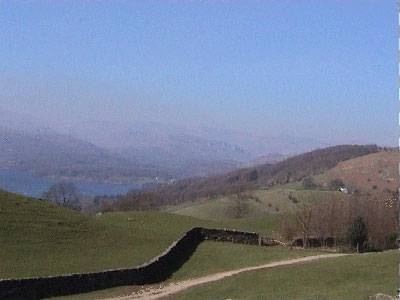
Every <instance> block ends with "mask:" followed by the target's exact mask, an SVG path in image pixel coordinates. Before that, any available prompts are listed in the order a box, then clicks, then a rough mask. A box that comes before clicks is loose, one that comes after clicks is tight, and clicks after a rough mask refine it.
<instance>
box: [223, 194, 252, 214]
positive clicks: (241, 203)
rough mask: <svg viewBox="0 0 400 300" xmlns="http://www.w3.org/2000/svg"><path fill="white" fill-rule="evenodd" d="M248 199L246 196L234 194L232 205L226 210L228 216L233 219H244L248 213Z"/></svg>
mask: <svg viewBox="0 0 400 300" xmlns="http://www.w3.org/2000/svg"><path fill="white" fill-rule="evenodd" d="M248 198H249V196H248V195H246V194H236V197H235V200H234V202H233V205H232V206H231V207H229V208H228V214H229V215H230V216H231V217H232V218H235V219H239V218H243V217H245V216H246V215H247V214H248V213H249V205H248V204H247V203H246V200H247V199H248Z"/></svg>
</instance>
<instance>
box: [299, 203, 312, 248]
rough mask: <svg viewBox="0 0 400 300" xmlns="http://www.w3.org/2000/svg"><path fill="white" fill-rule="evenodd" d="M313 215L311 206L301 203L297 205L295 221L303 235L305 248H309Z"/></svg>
mask: <svg viewBox="0 0 400 300" xmlns="http://www.w3.org/2000/svg"><path fill="white" fill-rule="evenodd" d="M312 215H313V209H312V205H311V204H309V203H304V202H301V203H298V204H297V205H296V211H295V220H296V223H297V225H298V226H299V228H300V231H301V233H302V235H303V248H307V244H308V237H309V236H310V231H311V218H312Z"/></svg>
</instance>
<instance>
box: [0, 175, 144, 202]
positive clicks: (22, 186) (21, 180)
mask: <svg viewBox="0 0 400 300" xmlns="http://www.w3.org/2000/svg"><path fill="white" fill-rule="evenodd" d="M59 181H61V179H57V178H46V177H40V176H35V175H32V174H30V173H29V172H26V171H17V170H10V169H0V188H2V189H4V190H6V191H9V192H13V193H18V194H21V195H27V196H31V197H41V195H42V193H43V192H45V191H47V190H48V189H49V187H50V186H51V185H52V184H54V183H56V182H59ZM70 181H71V182H73V183H75V186H76V188H77V190H78V191H79V193H82V194H84V195H87V196H95V195H117V194H125V193H127V192H128V191H129V190H131V189H134V188H136V189H138V188H140V187H141V184H140V183H137V184H113V183H103V182H90V181H79V180H70Z"/></svg>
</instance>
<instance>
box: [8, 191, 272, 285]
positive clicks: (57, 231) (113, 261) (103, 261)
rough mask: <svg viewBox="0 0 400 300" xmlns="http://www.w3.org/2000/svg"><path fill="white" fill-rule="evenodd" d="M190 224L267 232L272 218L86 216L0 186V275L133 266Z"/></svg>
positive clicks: (160, 214)
mask: <svg viewBox="0 0 400 300" xmlns="http://www.w3.org/2000/svg"><path fill="white" fill-rule="evenodd" d="M195 226H205V227H219V228H233V229H235V228H236V229H242V230H249V231H260V232H265V233H267V234H271V233H272V231H273V230H275V229H276V227H277V222H276V219H274V218H272V219H270V218H268V217H264V218H263V219H259V220H247V221H246V220H227V221H226V222H212V221H206V220H200V219H196V218H192V217H186V216H179V215H174V214H169V213H164V212H154V211H153V212H128V213H106V214H103V215H101V216H98V215H97V216H87V215H84V214H81V213H79V212H76V211H73V210H70V209H66V208H62V207H59V206H57V205H55V204H52V203H48V202H45V201H42V200H38V199H33V198H26V197H21V196H19V195H16V194H12V193H8V192H5V191H2V190H0V243H1V245H3V247H0V260H1V261H2V264H0V278H11V277H25V276H39V275H51V274H62V273H71V272H85V271H96V270H104V269H110V268H120V267H131V266H135V265H139V264H141V263H144V262H145V261H148V260H149V259H151V258H153V257H154V256H156V255H159V254H160V253H162V252H163V251H164V250H165V249H166V248H167V247H168V246H169V245H170V244H171V243H172V242H173V241H174V240H176V239H177V238H178V237H180V236H181V234H182V233H183V232H185V231H187V230H189V229H190V228H192V227H195ZM212 249H214V250H212V251H218V250H217V249H216V248H212ZM236 249H238V251H239V252H243V253H245V248H240V247H239V248H236ZM209 251H211V250H209ZM227 251H230V250H229V249H227ZM243 255H244V254H243ZM262 257H263V255H261V256H260V258H262Z"/></svg>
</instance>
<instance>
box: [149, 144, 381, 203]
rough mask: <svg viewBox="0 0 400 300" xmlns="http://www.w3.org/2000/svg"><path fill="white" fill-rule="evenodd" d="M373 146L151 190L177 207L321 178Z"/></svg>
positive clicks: (372, 150) (325, 151)
mask: <svg viewBox="0 0 400 300" xmlns="http://www.w3.org/2000/svg"><path fill="white" fill-rule="evenodd" d="M377 151H378V147H377V146H376V145H367V146H357V145H342V146H335V147H329V148H325V149H318V150H314V151H311V152H307V153H304V154H300V155H297V156H294V157H290V158H288V159H286V160H284V161H281V162H277V163H275V164H264V165H260V166H256V167H254V168H243V169H239V170H235V171H232V172H228V173H226V174H223V175H218V176H213V177H208V178H194V179H187V180H180V181H176V182H173V183H170V184H167V185H163V186H161V187H160V188H157V189H155V190H154V192H155V193H156V194H158V195H159V196H160V199H161V200H160V201H162V203H163V204H170V205H171V204H178V203H182V202H190V201H194V200H196V199H200V198H215V197H217V196H222V195H232V194H235V193H240V192H243V191H249V190H254V189H257V188H260V187H271V186H273V185H276V184H285V183H290V182H295V181H299V180H301V179H302V178H304V177H306V176H310V175H316V174H321V173H323V172H324V171H326V170H329V169H331V168H333V167H334V166H336V165H337V164H338V163H339V162H341V161H345V160H348V159H350V158H354V157H358V156H362V155H367V154H370V153H375V152H377Z"/></svg>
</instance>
